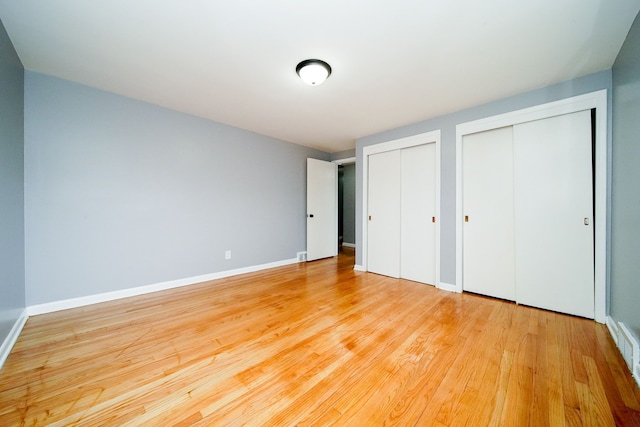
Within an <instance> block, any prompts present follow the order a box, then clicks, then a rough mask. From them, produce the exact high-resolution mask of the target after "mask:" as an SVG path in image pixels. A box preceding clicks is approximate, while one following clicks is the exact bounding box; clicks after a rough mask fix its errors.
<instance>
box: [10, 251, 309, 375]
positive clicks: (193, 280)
mask: <svg viewBox="0 0 640 427" xmlns="http://www.w3.org/2000/svg"><path fill="white" fill-rule="evenodd" d="M298 262H299V260H298V258H292V259H286V260H282V261H276V262H271V263H267V264H260V265H254V266H250V267H244V268H237V269H234V270H226V271H221V272H218V273H211V274H204V275H201V276H194V277H187V278H184V279H178V280H170V281H167V282H161V283H155V284H152V285H146V286H139V287H136V288H130V289H123V290H120V291H114V292H105V293H101V294H95V295H88V296H84V297H78V298H70V299H66V300H61V301H54V302H49V303H45V304H36V305H32V306H29V307H27V308H25V309H24V310H23V311H22V313H21V314H20V317H19V318H18V320H16V322H15V324H14V325H13V327H12V328H11V331H10V332H9V335H8V336H7V338H6V339H5V340H4V341H3V342H2V344H1V345H0V369H2V366H4V362H5V361H6V359H7V357H8V356H9V353H11V349H12V348H13V346H14V345H15V343H16V341H17V340H18V337H19V336H20V333H21V332H22V328H24V325H25V324H26V323H27V320H28V319H29V317H30V316H37V315H39V314H46V313H53V312H55V311H61V310H67V309H70V308H77V307H84V306H87V305H92V304H98V303H101V302H107V301H113V300H117V299H122V298H128V297H133V296H138V295H144V294H149V293H152V292H158V291H164V290H167V289H172V288H178V287H182V286H189V285H195V284H197V283H202V282H208V281H210V280H216V279H223V278H225V277H231V276H237V275H239V274H245V273H253V272H256V271H260V270H266V269H269V268H274V267H282V266H285V265H290V264H295V263H298Z"/></svg>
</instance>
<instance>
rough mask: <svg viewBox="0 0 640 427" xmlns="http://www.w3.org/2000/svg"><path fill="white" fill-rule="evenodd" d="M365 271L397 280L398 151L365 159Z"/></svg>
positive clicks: (398, 255)
mask: <svg viewBox="0 0 640 427" xmlns="http://www.w3.org/2000/svg"><path fill="white" fill-rule="evenodd" d="M368 178H369V179H368V184H369V185H368V186H369V188H368V191H369V193H368V205H369V206H368V214H369V218H368V222H369V224H368V230H367V231H368V233H367V235H368V244H367V254H368V255H367V270H368V271H370V272H372V273H378V274H383V275H385V276H391V277H400V233H399V231H400V227H399V226H400V151H399V150H395V151H388V152H384V153H379V154H373V155H370V156H369V177H368Z"/></svg>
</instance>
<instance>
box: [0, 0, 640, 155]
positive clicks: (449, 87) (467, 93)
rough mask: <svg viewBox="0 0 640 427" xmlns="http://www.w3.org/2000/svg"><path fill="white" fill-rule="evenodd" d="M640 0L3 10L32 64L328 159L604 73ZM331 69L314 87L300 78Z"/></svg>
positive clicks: (24, 5) (167, 1) (133, 2)
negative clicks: (322, 64)
mask: <svg viewBox="0 0 640 427" xmlns="http://www.w3.org/2000/svg"><path fill="white" fill-rule="evenodd" d="M638 10H640V0H484V1H477V0H393V1H391V0H324V1H321V2H318V1H314V2H311V1H305V0H270V1H266V0H235V1H231V0H108V1H87V0H59V1H53V0H19V1H18V0H0V19H1V20H2V22H3V23H4V25H5V27H6V29H7V32H8V33H9V36H10V38H11V40H12V42H13V44H14V46H15V48H16V50H17V52H18V55H19V56H20V59H21V60H22V63H23V64H24V66H25V68H27V69H30V70H34V71H37V72H41V73H45V74H50V75H54V76H58V77H62V78H64V79H68V80H72V81H75V82H78V83H82V84H86V85H89V86H93V87H96V88H100V89H104V90H107V91H111V92H115V93H118V94H122V95H126V96H129V97H131V98H136V99H140V100H144V101H148V102H151V103H154V104H158V105H161V106H165V107H168V108H171V109H174V110H178V111H183V112H186V113H190V114H193V115H196V116H200V117H204V118H207V119H211V120H214V121H218V122H222V123H226V124H229V125H232V126H237V127H240V128H244V129H248V130H251V131H254V132H258V133H261V134H265V135H270V136H273V137H275V138H279V139H283V140H286V141H290V142H293V143H297V144H302V145H307V146H311V147H316V148H320V149H323V150H325V151H329V152H336V151H341V150H346V149H350V148H353V147H354V146H355V142H354V140H355V138H358V137H361V136H366V135H370V134H373V133H376V132H380V131H384V130H387V129H391V128H395V127H398V126H402V125H405V124H409V123H413V122H417V121H420V120H425V119H428V118H431V117H436V116H439V115H442V114H446V113H449V112H453V111H457V110H460V109H463V108H466V107H470V106H473V105H478V104H482V103H485V102H488V101H492V100H495V99H500V98H503V97H506V96H510V95H514V94H517V93H521V92H524V91H527V90H531V89H535V88H539V87H544V86H547V85H549V84H552V83H556V82H560V81H563V80H567V79H570V78H574V77H578V76H582V75H586V74H589V73H592V72H595V71H600V70H604V69H608V68H610V67H611V66H612V65H613V61H614V60H615V57H616V55H617V53H618V51H619V49H620V47H621V45H622V42H623V41H624V38H625V37H626V35H627V32H628V31H629V28H630V27H631V24H632V22H633V19H634V18H635V16H636V14H637V13H638ZM308 58H319V59H323V60H325V61H327V62H328V63H329V64H331V67H332V68H333V74H332V75H331V77H330V78H329V79H328V80H327V81H326V82H325V83H324V84H323V85H322V86H317V87H312V86H307V85H305V84H304V83H302V81H300V80H299V79H298V78H297V75H296V74H295V67H296V64H297V63H298V62H300V61H301V60H304V59H308Z"/></svg>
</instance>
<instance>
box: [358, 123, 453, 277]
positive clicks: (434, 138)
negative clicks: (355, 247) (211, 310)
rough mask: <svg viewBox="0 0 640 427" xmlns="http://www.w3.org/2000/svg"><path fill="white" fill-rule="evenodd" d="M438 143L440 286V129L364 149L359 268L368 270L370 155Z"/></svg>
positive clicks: (437, 231)
mask: <svg viewBox="0 0 640 427" xmlns="http://www.w3.org/2000/svg"><path fill="white" fill-rule="evenodd" d="M430 143H434V144H436V146H435V147H436V254H435V255H436V260H435V262H436V266H435V268H436V271H435V273H436V283H435V286H436V287H440V223H441V221H440V219H441V218H440V130H435V131H431V132H425V133H421V134H418V135H412V136H408V137H405V138H399V139H394V140H391V141H386V142H381V143H379V144H374V145H369V146H367V147H364V148H363V149H362V156H363V159H362V163H361V164H362V177H363V180H362V188H363V191H362V199H363V200H362V206H363V209H362V229H361V232H362V245H361V246H360V247H361V248H362V264H363V265H362V266H358V270H362V271H368V270H367V256H368V254H367V245H368V243H369V242H368V238H367V224H368V217H369V211H368V205H369V201H368V195H367V192H368V190H367V189H368V188H369V179H368V176H369V166H368V164H369V156H370V155H372V154H378V153H383V152H385V151H393V150H400V149H403V148H410V147H415V146H418V145H423V144H430Z"/></svg>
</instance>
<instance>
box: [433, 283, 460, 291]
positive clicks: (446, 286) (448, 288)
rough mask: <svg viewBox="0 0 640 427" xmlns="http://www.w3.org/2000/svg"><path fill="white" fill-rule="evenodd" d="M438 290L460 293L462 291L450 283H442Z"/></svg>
mask: <svg viewBox="0 0 640 427" xmlns="http://www.w3.org/2000/svg"><path fill="white" fill-rule="evenodd" d="M437 288H438V289H442V290H443V291H448V292H456V293H460V291H458V287H457V286H456V285H452V284H450V283H445V282H440V283H439V284H438V286H437Z"/></svg>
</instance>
